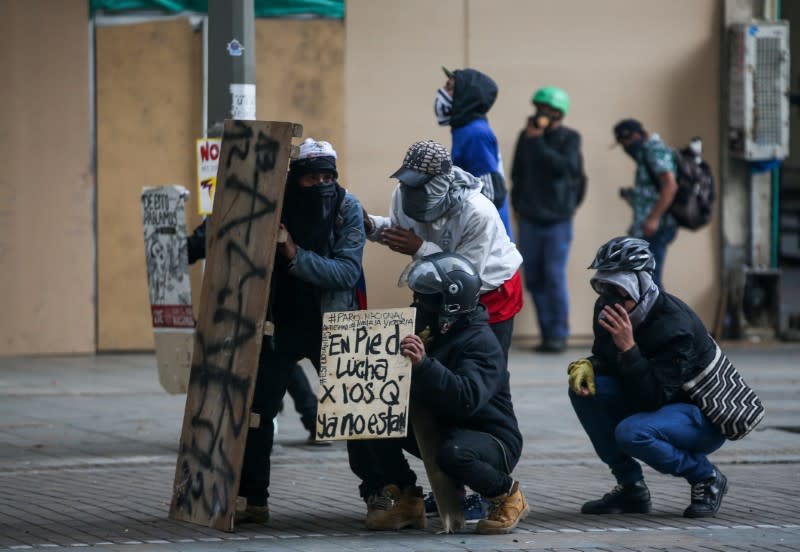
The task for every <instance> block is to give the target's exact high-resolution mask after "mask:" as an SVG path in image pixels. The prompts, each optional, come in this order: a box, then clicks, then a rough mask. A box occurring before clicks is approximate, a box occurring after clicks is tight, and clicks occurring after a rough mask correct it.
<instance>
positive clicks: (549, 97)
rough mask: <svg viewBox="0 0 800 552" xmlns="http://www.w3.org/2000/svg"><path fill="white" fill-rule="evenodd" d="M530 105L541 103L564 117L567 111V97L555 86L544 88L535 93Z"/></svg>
mask: <svg viewBox="0 0 800 552" xmlns="http://www.w3.org/2000/svg"><path fill="white" fill-rule="evenodd" d="M531 103H541V104H545V105H549V106H550V107H552V108H554V109H558V110H559V111H561V113H563V114H564V115H566V114H567V111H569V96H568V95H567V93H566V92H565V91H564V90H563V89H561V88H557V87H555V86H545V87H544V88H540V89H539V90H537V91H536V93H535V94H534V95H533V98H531Z"/></svg>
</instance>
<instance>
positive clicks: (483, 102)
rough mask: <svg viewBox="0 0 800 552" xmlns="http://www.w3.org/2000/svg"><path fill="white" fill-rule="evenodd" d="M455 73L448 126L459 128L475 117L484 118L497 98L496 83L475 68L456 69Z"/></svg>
mask: <svg viewBox="0 0 800 552" xmlns="http://www.w3.org/2000/svg"><path fill="white" fill-rule="evenodd" d="M453 74H454V75H455V77H454V78H455V81H456V82H455V92H454V93H453V107H452V111H451V112H450V126H451V127H453V128H459V127H462V126H464V125H466V124H467V123H470V122H472V121H474V120H475V119H485V118H486V113H488V112H489V109H491V107H492V105H494V101H495V100H496V99H497V84H496V83H495V82H494V81H493V80H492V78H491V77H489V76H488V75H484V74H483V73H481V72H480V71H476V70H475V69H458V70H456V71H454V72H453Z"/></svg>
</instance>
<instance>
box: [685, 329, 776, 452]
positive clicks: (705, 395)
mask: <svg viewBox="0 0 800 552" xmlns="http://www.w3.org/2000/svg"><path fill="white" fill-rule="evenodd" d="M714 345H715V346H716V347H717V351H716V354H715V355H714V360H712V361H711V363H710V364H709V365H708V366H706V368H705V369H704V370H703V371H702V372H700V373H699V374H697V376H695V377H694V378H692V379H691V380H689V381H687V382H686V383H684V384H683V385H682V388H683V390H684V391H686V392H687V393H688V394H689V396H690V397H691V399H692V400H693V401H694V402H695V404H697V406H698V407H699V408H700V411H701V412H702V413H703V414H705V415H706V417H707V418H708V419H709V420H711V422H712V423H713V424H714V425H716V426H717V427H719V428H720V430H721V431H722V434H723V435H725V437H727V438H728V439H730V440H731V441H736V440H738V439H741V438H742V437H744V436H745V435H747V434H748V433H750V432H751V431H753V429H755V427H756V426H757V425H758V424H759V423H760V422H761V420H762V418H764V406H763V405H762V404H761V401H760V400H759V398H758V396H757V395H756V394H755V391H753V390H752V389H751V388H750V387H749V386H748V385H747V383H745V381H744V379H743V378H742V376H741V375H740V374H739V372H738V371H737V370H736V368H735V367H734V366H733V364H731V361H730V360H728V357H727V356H725V355H724V354H723V353H722V349H720V348H719V345H717V344H716V343H714Z"/></svg>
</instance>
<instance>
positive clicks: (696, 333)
mask: <svg viewBox="0 0 800 552" xmlns="http://www.w3.org/2000/svg"><path fill="white" fill-rule="evenodd" d="M601 309H602V302H601V300H600V299H598V301H597V303H595V307H594V336H595V337H594V345H593V346H592V355H593V356H592V357H590V360H591V361H592V365H593V366H594V369H595V374H599V375H607V376H613V377H615V378H617V379H618V380H619V382H620V384H621V386H622V389H623V392H624V393H625V396H626V398H627V399H628V401H629V402H630V403H631V404H632V405H633V406H634V408H636V409H637V410H639V411H653V410H658V409H659V408H661V407H662V406H664V405H665V404H669V403H676V402H687V403H691V402H692V400H691V399H690V398H689V396H688V395H687V394H686V393H685V392H684V391H683V390H682V389H681V385H682V384H684V383H685V382H687V381H689V380H690V379H691V378H693V377H694V376H696V375H697V374H698V373H700V372H701V371H702V370H703V368H705V367H706V366H707V365H708V364H709V363H710V362H711V361H712V360H713V358H714V353H715V352H716V345H715V343H714V340H713V339H712V338H711V336H710V335H709V334H708V331H707V330H706V328H705V326H704V325H703V322H702V321H701V320H700V318H699V317H698V316H697V315H696V314H695V313H694V311H693V310H692V309H691V308H689V306H688V305H687V304H686V303H684V302H683V301H681V300H680V299H678V298H677V297H675V296H674V295H670V294H669V293H666V292H664V291H662V292H661V293H660V294H659V296H658V298H657V299H656V302H655V304H654V305H653V307H652V308H651V310H650V312H649V313H648V314H647V317H646V318H645V319H644V321H643V322H642V323H641V324H640V325H639V327H637V328H636V329H635V330H634V332H633V338H634V340H635V341H636V346H635V347H634V348H633V349H631V350H629V351H626V352H625V353H619V351H618V350H617V347H616V346H615V345H614V341H613V340H612V339H611V334H609V333H608V332H607V331H606V330H604V329H603V328H601V327H600V325H599V324H598V323H597V316H598V315H599V314H600V310H601Z"/></svg>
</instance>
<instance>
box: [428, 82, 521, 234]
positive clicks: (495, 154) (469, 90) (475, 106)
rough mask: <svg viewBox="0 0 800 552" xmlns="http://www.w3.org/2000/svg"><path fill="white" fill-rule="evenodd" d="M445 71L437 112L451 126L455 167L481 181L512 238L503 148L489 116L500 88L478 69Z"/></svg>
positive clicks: (435, 108)
mask: <svg viewBox="0 0 800 552" xmlns="http://www.w3.org/2000/svg"><path fill="white" fill-rule="evenodd" d="M442 70H443V71H444V73H445V75H446V77H447V81H446V82H445V85H444V86H443V87H442V88H440V89H439V90H437V91H436V99H435V101H434V106H433V109H434V112H435V114H436V120H437V122H438V123H439V125H440V126H450V129H451V132H452V135H453V150H452V158H453V165H455V166H456V167H459V168H461V169H464V170H465V171H467V172H468V173H470V174H471V175H473V176H476V177H478V178H480V179H481V181H482V182H483V186H482V188H481V193H483V195H485V196H486V197H487V198H489V199H490V200H491V201H492V203H494V205H495V207H497V211H498V213H500V220H502V221H503V226H504V227H505V229H506V232H507V233H508V235H509V237H512V233H511V218H510V216H509V212H508V193H507V191H506V183H505V175H504V174H503V162H502V159H501V157H500V147H499V146H498V144H497V137H496V136H495V134H494V131H493V130H492V128H491V126H489V121H488V119H487V116H486V114H487V113H488V112H489V110H490V109H491V108H492V106H493V105H494V101H495V99H496V98H497V84H496V83H495V82H494V80H492V78H491V77H489V76H488V75H485V74H484V73H481V72H480V71H476V70H475V69H456V70H455V71H450V70H449V69H446V68H445V67H442ZM512 239H513V237H512Z"/></svg>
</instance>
